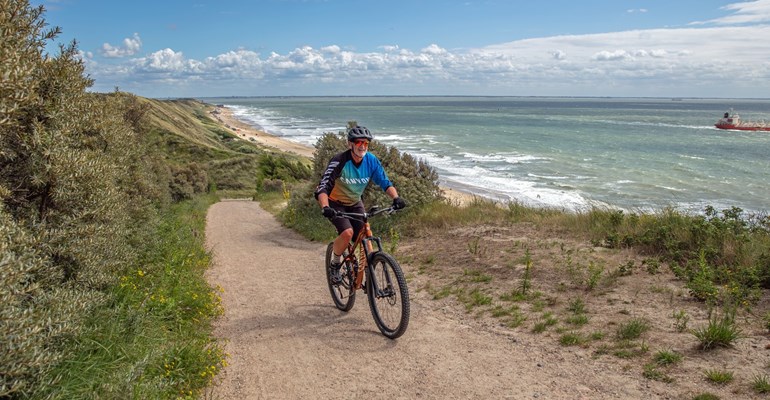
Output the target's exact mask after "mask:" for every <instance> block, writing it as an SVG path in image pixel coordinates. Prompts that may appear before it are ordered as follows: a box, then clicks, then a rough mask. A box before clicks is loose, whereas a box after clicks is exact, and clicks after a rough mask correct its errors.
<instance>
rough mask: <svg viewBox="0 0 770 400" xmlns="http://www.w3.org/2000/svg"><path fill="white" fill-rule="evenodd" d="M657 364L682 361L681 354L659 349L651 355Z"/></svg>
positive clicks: (663, 364) (670, 363)
mask: <svg viewBox="0 0 770 400" xmlns="http://www.w3.org/2000/svg"><path fill="white" fill-rule="evenodd" d="M653 360H655V363H656V364H658V365H662V366H665V365H672V364H676V363H678V362H679V361H682V355H681V354H679V353H677V352H675V351H672V350H660V351H658V352H657V353H655V356H654V357H653Z"/></svg>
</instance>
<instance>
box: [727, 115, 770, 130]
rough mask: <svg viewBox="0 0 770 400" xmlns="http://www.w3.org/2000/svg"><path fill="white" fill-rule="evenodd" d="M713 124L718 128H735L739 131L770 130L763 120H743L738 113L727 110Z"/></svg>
mask: <svg viewBox="0 0 770 400" xmlns="http://www.w3.org/2000/svg"><path fill="white" fill-rule="evenodd" d="M714 126H716V127H717V128H719V129H735V130H739V131H770V124H768V123H766V122H765V121H743V120H741V117H740V116H739V115H738V114H734V113H731V112H729V111H728V112H726V113H725V115H724V116H723V117H722V118H721V119H719V121H717V123H716V124H714Z"/></svg>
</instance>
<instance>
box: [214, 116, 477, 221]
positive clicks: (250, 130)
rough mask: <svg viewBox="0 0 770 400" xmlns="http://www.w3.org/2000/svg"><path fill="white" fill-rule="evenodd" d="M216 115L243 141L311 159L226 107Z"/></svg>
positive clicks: (464, 199) (468, 198)
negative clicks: (241, 118)
mask: <svg viewBox="0 0 770 400" xmlns="http://www.w3.org/2000/svg"><path fill="white" fill-rule="evenodd" d="M216 110H217V114H214V117H215V118H217V120H218V121H219V122H220V123H222V124H223V125H224V126H225V127H226V128H229V129H230V130H235V133H236V134H237V135H238V137H239V138H241V139H243V140H249V141H253V142H256V143H259V144H261V145H263V146H266V147H268V148H273V149H276V150H279V151H284V152H289V153H293V154H297V155H300V156H303V157H307V158H313V153H314V152H315V149H314V148H312V147H309V146H305V145H302V144H300V143H296V142H292V141H289V140H286V139H282V138H280V137H278V136H275V135H271V134H269V133H267V132H265V131H262V130H259V129H256V128H255V127H253V126H251V125H249V124H247V123H245V122H243V121H240V120H239V119H238V118H235V117H234V116H233V112H232V110H231V109H229V108H227V107H217V108H216ZM441 190H442V192H443V194H444V197H446V198H447V199H448V200H449V201H450V202H452V203H453V204H456V205H460V206H462V205H467V204H470V202H472V201H473V199H474V198H475V197H477V196H476V195H474V194H473V193H467V192H462V191H459V190H456V189H452V188H448V187H443V186H442V187H441Z"/></svg>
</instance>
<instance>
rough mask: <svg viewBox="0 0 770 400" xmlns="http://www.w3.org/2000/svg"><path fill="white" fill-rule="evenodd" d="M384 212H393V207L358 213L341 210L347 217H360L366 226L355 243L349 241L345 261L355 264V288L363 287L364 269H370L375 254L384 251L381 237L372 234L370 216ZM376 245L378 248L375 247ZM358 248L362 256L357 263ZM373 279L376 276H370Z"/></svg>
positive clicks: (342, 214) (341, 213)
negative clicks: (356, 253) (356, 252)
mask: <svg viewBox="0 0 770 400" xmlns="http://www.w3.org/2000/svg"><path fill="white" fill-rule="evenodd" d="M383 212H393V209H392V207H389V208H386V209H383V210H375V211H372V210H370V211H369V212H365V213H363V214H358V213H343V212H340V213H339V214H340V215H341V216H343V217H345V218H356V217H360V218H361V221H362V222H363V223H364V226H363V227H362V228H361V231H360V232H358V235H357V236H356V240H355V241H353V243H348V254H347V255H346V256H345V259H344V260H345V261H350V262H351V263H352V264H353V266H354V267H353V268H354V271H353V272H354V273H355V274H356V279H355V283H354V288H355V290H358V289H361V288H362V286H363V279H364V270H368V269H369V263H370V261H371V260H372V257H373V256H374V254H376V253H377V252H379V251H382V243H381V241H380V238H379V237H375V236H374V235H373V234H372V227H371V225H370V224H369V217H373V216H375V215H377V214H380V213H383ZM375 245H376V249H375ZM356 249H358V250H359V253H360V257H358V263H356V256H355V251H356ZM370 278H371V279H374V277H370Z"/></svg>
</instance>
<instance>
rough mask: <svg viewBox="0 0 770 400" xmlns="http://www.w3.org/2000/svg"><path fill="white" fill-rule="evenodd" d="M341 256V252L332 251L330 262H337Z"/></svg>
mask: <svg viewBox="0 0 770 400" xmlns="http://www.w3.org/2000/svg"><path fill="white" fill-rule="evenodd" d="M341 258H342V254H334V252H333V251H332V263H334V264H339V263H340V259H341Z"/></svg>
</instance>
